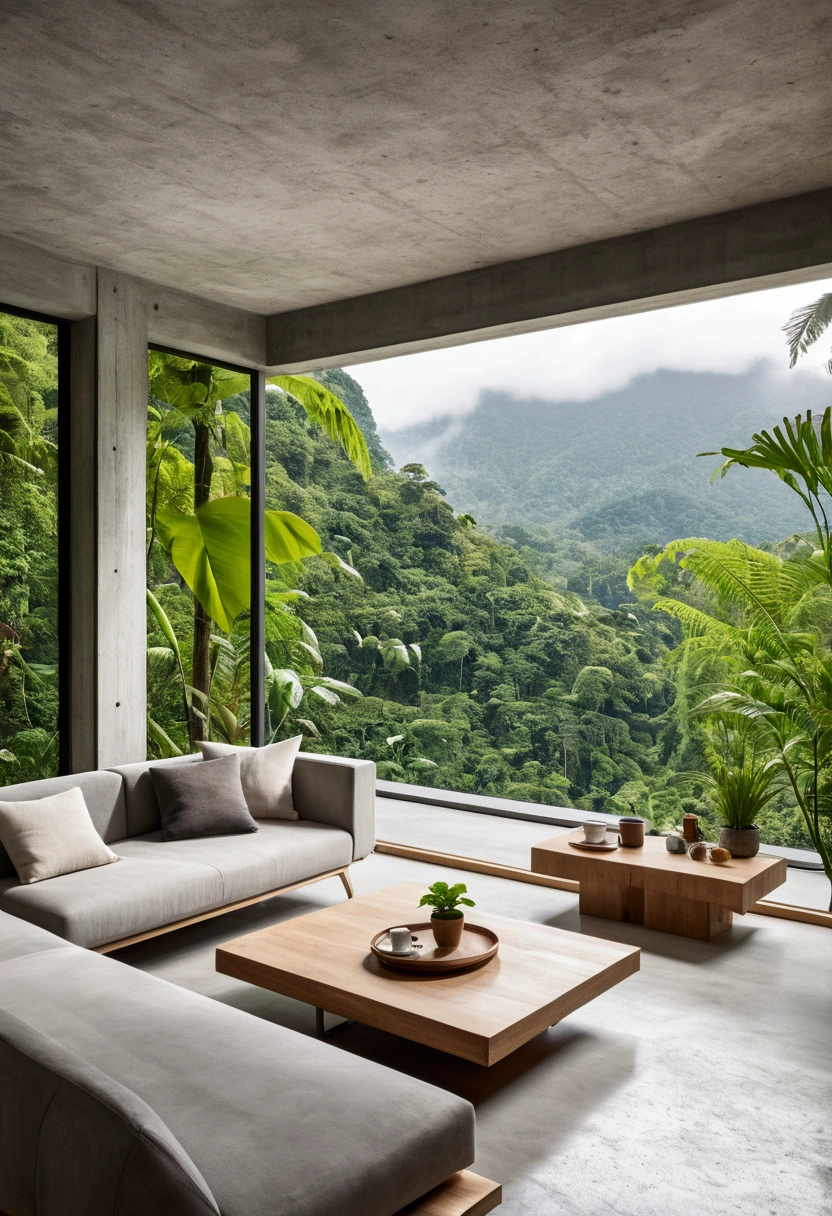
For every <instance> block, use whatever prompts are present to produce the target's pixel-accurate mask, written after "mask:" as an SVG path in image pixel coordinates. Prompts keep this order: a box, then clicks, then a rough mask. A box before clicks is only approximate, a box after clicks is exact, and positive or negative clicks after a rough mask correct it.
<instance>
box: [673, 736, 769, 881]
mask: <svg viewBox="0 0 832 1216" xmlns="http://www.w3.org/2000/svg"><path fill="white" fill-rule="evenodd" d="M705 757H706V759H707V761H708V764H709V765H710V768H711V772H710V773H698V774H693V773H690V774H688V776H690V777H694V776H695V778H696V780H697V781H699V782H700V783H701V784H702V785H703V786H705V788H706V789H707V790H708V791H709V792H710V795H711V800H712V802H713V804H714V810H715V812H716V814H717V816H718V818H719V820H720V822H721V823H722V825H723V826H722V829H721V831H720V833H719V844H720V846H721V847H722V848H723V849H727V850H728V851H729V853H730V854H731V856H732V857H756V855H757V853H758V852H759V851H760V829H759V827H758V825H757V817H758V815H759V813H760V811H761V810H762V809H763V807H765V806H767V805H768V803H769V802H771V800H772V798H774V797H776V796H777V794H779V793H780V788H781V787H780V784H779V783H778V781H777V777H778V775H779V770H780V768H781V763H780V760H779V758H778V757H776V756H775V757H773V758H771V759H768V760H766V759H765V758H764V757H761V756H760V754H759V750H758V748H757V745H756V742H755V741H754V739H753V738H751V736H750V733H749V730H748V728H747V726H746V725H745V724H744V723H741V724H740V726H738V727H737V728H735V729H733V730H731V729H729V728H728V727H727V726H726V725H725V724H724V723H720V724H719V726H718V727H717V729H716V731H715V732H713V733H712V734H711V738H710V740H709V742H708V743H707V744H706V745H705Z"/></svg>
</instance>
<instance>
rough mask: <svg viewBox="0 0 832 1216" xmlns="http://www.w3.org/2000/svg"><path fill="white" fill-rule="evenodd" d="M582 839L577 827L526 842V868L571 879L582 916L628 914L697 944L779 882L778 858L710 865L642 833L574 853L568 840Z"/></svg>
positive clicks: (635, 921)
mask: <svg viewBox="0 0 832 1216" xmlns="http://www.w3.org/2000/svg"><path fill="white" fill-rule="evenodd" d="M582 839H583V832H582V831H577V832H564V833H563V834H562V835H560V836H555V837H554V838H553V839H552V840H544V841H543V843H542V844H538V845H534V846H533V848H532V865H531V868H532V870H534V871H535V872H536V873H538V874H551V875H553V876H555V877H556V878H572V879H577V881H578V882H579V883H580V892H579V903H580V909H581V912H583V913H585V914H586V915H587V916H604V917H606V918H607V919H608V920H629V921H632V922H633V924H636V925H644V927H645V928H646V929H660V930H662V932H664V933H676V934H679V935H681V936H682V937H695V938H697V939H698V940H699V941H703V942H708V941H710V940H711V938H713V937H716V936H717V934H719V933H724V932H725V930H726V929H727V928H729V927H730V925H731V922H732V919H733V914H734V912H739V913H740V914H742V913H743V912H747V911H748V909H749V908H750V907H751V906H752V905H753V904H755V903H756V902H757V900H758V899H762V897H763V896H764V895H767V894H768V893H769V891H773V890H774V888H775V887H779V886H780V885H781V883H784V882H785V881H786V863H785V861H784V860H783V858H782V857H766V856H764V855H763V854H761V853H758V854H757V856H756V857H735V858H733V860H731V861H729V862H727V863H726V864H725V865H719V866H718V865H713V864H712V863H711V862H703V861H691V859H690V857H688V856H687V854H686V853H668V851H667V848H666V846H665V841H664V837H662V836H647V837H646V838H645V841H644V845H643V846H642V847H641V848H637V849H625V848H619V849H617V850H616V851H615V852H614V853H590V852H582V851H581V850H579V849H574V848H572V846H571V845H570V844H569V841H570V840H582Z"/></svg>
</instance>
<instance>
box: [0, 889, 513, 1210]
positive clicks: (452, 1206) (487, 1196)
mask: <svg viewBox="0 0 832 1216" xmlns="http://www.w3.org/2000/svg"><path fill="white" fill-rule="evenodd" d="M336 872H337V871H336ZM502 1202H503V1190H502V1187H501V1186H500V1184H499V1183H498V1182H489V1180H488V1179H487V1178H481V1177H480V1175H479V1174H473V1173H472V1172H471V1170H460V1172H459V1173H458V1174H452V1175H451V1177H450V1178H448V1179H446V1181H445V1182H442V1183H440V1185H439V1186H437V1187H434V1189H433V1190H432V1191H429V1192H428V1193H427V1195H423V1196H422V1198H421V1199H417V1200H416V1202H415V1203H411V1204H408V1206H407V1207H406V1208H402V1209H401V1211H399V1212H397V1213H396V1216H485V1214H486V1212H492V1211H493V1210H494V1208H496V1207H499V1205H500V1204H501V1203H502ZM0 1216H6V1213H5V1212H2V1211H0Z"/></svg>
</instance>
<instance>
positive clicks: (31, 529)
mask: <svg viewBox="0 0 832 1216" xmlns="http://www.w3.org/2000/svg"><path fill="white" fill-rule="evenodd" d="M57 397H58V360H57V331H56V329H55V327H54V326H53V325H45V324H42V323H40V322H38V321H31V320H28V319H25V318H23V317H12V316H7V315H3V314H0V784H4V785H5V784H10V783H12V782H15V781H25V780H26V779H27V778H29V777H37V776H41V775H49V774H52V773H54V772H56V771H57V765H58V737H57V729H58V687H57V663H58V637H57V634H58V628H57V626H58V534H57V488H58V486H57V439H58V421H57V404H58V400H57Z"/></svg>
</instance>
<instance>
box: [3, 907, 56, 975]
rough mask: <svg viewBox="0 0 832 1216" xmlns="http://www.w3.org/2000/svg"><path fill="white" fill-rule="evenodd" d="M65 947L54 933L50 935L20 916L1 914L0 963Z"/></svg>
mask: <svg viewBox="0 0 832 1216" xmlns="http://www.w3.org/2000/svg"><path fill="white" fill-rule="evenodd" d="M63 945H64V942H62V941H61V939H60V938H59V937H56V936H55V934H54V933H48V932H47V931H46V929H41V927H40V926H39V925H32V924H29V922H28V921H25V920H21V919H20V917H18V916H9V914H8V912H0V963H3V962H5V961H6V959H10V958H20V957H21V955H23V954H37V953H38V952H39V951H40V950H55V949H57V948H59V947H61V946H63Z"/></svg>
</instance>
